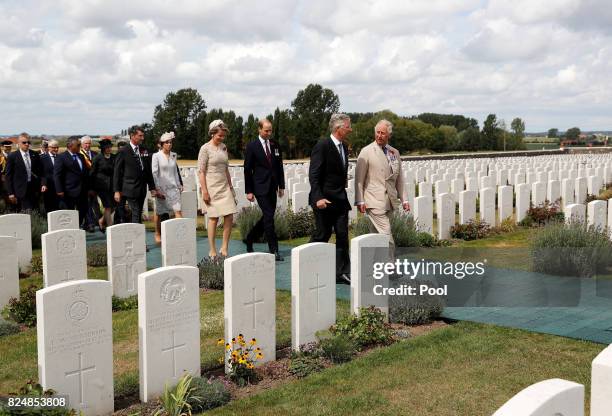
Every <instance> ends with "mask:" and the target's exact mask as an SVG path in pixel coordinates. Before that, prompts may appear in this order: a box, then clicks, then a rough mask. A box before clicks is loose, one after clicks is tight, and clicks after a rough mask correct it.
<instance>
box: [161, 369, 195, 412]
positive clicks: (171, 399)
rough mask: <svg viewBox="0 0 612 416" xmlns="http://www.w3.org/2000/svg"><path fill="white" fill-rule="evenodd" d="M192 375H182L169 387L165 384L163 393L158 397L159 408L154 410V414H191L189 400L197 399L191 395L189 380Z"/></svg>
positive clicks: (191, 378) (190, 380) (191, 388)
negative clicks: (174, 384)
mask: <svg viewBox="0 0 612 416" xmlns="http://www.w3.org/2000/svg"><path fill="white" fill-rule="evenodd" d="M192 380H193V377H192V376H191V375H189V374H185V375H183V376H182V377H181V378H180V379H179V381H178V383H177V384H176V386H174V387H172V388H170V387H168V385H167V384H166V387H165V388H164V393H163V394H162V395H161V396H160V397H159V402H160V408H159V409H157V411H156V412H155V416H162V415H163V416H183V415H187V414H189V415H191V404H190V403H189V402H190V401H197V400H199V398H198V397H196V396H194V395H193V390H194V389H193V387H192V386H191V382H192Z"/></svg>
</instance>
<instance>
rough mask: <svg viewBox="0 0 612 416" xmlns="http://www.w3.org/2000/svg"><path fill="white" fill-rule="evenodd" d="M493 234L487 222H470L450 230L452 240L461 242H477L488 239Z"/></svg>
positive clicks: (456, 225)
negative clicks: (456, 239) (455, 239)
mask: <svg viewBox="0 0 612 416" xmlns="http://www.w3.org/2000/svg"><path fill="white" fill-rule="evenodd" d="M490 233H491V227H490V226H489V224H488V223H486V222H485V221H480V220H478V221H474V220H469V221H468V222H467V223H465V224H455V225H453V226H452V227H451V229H450V235H451V237H452V238H458V239H461V240H466V241H470V240H477V239H480V238H486V237H487V236H488V235H489V234H490Z"/></svg>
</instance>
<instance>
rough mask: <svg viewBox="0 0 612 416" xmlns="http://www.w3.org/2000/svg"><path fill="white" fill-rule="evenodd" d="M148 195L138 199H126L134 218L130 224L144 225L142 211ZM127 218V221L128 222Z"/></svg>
mask: <svg viewBox="0 0 612 416" xmlns="http://www.w3.org/2000/svg"><path fill="white" fill-rule="evenodd" d="M145 198H146V195H144V196H141V197H138V198H127V197H126V198H125V199H126V201H127V203H128V206H129V207H130V211H132V216H131V219H130V221H129V222H131V223H134V224H140V223H142V209H143V207H144V201H145ZM127 220H128V219H127V218H125V221H126V222H127Z"/></svg>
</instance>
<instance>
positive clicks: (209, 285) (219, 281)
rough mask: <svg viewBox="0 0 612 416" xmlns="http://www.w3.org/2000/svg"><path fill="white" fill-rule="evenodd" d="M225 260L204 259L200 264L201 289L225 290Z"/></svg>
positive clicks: (216, 258) (218, 258) (215, 258)
mask: <svg viewBox="0 0 612 416" xmlns="http://www.w3.org/2000/svg"><path fill="white" fill-rule="evenodd" d="M224 260H225V258H223V257H221V256H216V257H212V258H211V257H204V258H203V259H202V260H200V262H199V263H198V270H199V273H200V287H203V288H206V289H215V290H222V289H223V281H224V268H223V267H224Z"/></svg>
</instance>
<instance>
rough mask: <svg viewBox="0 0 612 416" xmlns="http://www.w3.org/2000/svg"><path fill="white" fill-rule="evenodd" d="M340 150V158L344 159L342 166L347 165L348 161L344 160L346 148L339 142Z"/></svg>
mask: <svg viewBox="0 0 612 416" xmlns="http://www.w3.org/2000/svg"><path fill="white" fill-rule="evenodd" d="M338 151H340V159H342V166H346V161H345V160H344V149H343V148H342V143H340V144H338Z"/></svg>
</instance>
